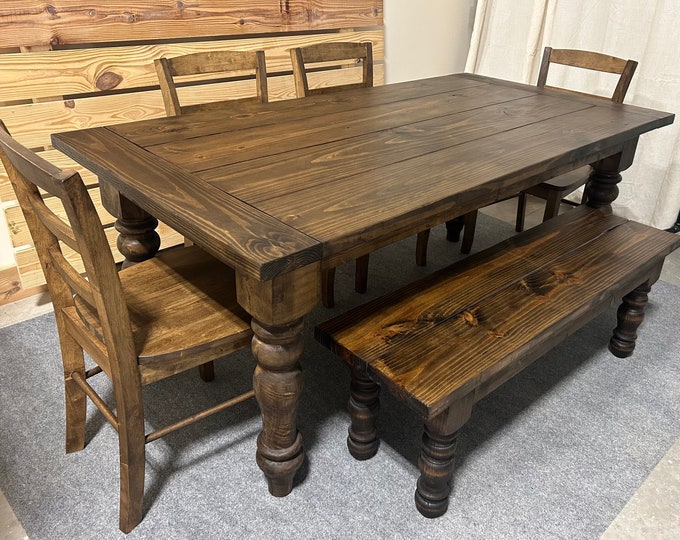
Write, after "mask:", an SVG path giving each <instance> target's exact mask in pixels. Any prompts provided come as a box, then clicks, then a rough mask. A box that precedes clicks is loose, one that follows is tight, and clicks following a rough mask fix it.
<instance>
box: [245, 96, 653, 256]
mask: <svg viewBox="0 0 680 540" xmlns="http://www.w3.org/2000/svg"><path fill="white" fill-rule="evenodd" d="M597 111H598V109H597V108H593V109H586V110H579V111H576V112H573V113H571V114H567V115H561V116H558V117H552V118H548V119H546V120H544V121H541V122H535V123H530V124H528V125H525V126H521V127H520V128H517V129H513V130H509V131H502V132H500V133H498V134H495V135H491V136H489V137H486V138H483V139H480V140H471V141H467V142H462V143H459V144H454V145H452V146H449V147H446V148H444V149H441V150H437V151H434V152H430V153H426V154H423V155H420V156H417V157H415V158H413V159H407V160H404V161H400V162H395V163H392V164H390V165H387V166H384V167H379V168H375V169H372V170H361V169H357V170H356V171H355V173H354V174H353V175H351V176H345V177H343V178H341V179H338V178H337V177H335V176H334V175H333V174H331V173H329V174H327V175H326V176H325V181H324V182H321V183H317V184H315V185H312V186H308V187H306V188H305V189H298V190H295V191H294V192H290V191H289V192H288V193H284V194H282V195H280V196H274V197H271V198H267V199H264V200H259V199H258V201H257V207H258V208H260V209H261V210H263V211H264V212H266V213H268V214H271V215H272V216H276V217H278V218H279V219H281V220H282V221H284V222H286V223H288V224H289V225H291V226H292V227H295V228H297V229H299V230H301V231H304V232H305V233H306V234H308V235H309V236H312V237H314V238H316V239H318V240H319V241H320V242H322V243H323V245H324V258H330V257H337V256H339V255H340V254H342V253H343V252H345V253H344V255H345V257H344V258H342V260H345V259H347V258H350V257H353V256H356V255H357V254H361V253H367V252H370V251H372V250H374V249H376V248H377V247H381V246H383V245H386V244H387V243H389V242H393V241H395V240H396V239H397V238H403V237H407V236H409V235H411V234H415V233H417V232H418V231H419V230H422V229H423V228H424V225H425V226H429V225H432V224H435V223H437V222H441V221H443V220H445V219H447V218H449V217H451V216H454V215H460V214H463V213H465V212H467V211H470V210H473V209H476V208H479V207H481V206H484V205H486V204H490V203H493V202H494V201H496V200H500V199H503V198H505V197H508V196H511V195H513V194H515V193H517V192H518V191H519V190H521V189H526V188H527V187H529V186H531V185H534V184H536V183H538V182H540V181H542V180H543V179H544V178H548V177H551V176H554V174H556V173H559V172H562V171H564V170H567V169H570V168H573V167H574V166H575V165H576V166H582V165H585V164H588V163H591V162H593V161H596V160H598V159H601V158H604V157H607V156H610V155H613V154H615V153H617V152H619V151H621V149H622V145H623V144H624V143H625V142H626V141H627V140H629V139H631V138H634V137H635V134H636V133H639V132H640V131H646V130H648V129H653V128H654V127H658V123H659V122H661V120H658V119H654V118H649V117H647V116H641V115H639V114H637V113H629V114H626V115H622V114H618V113H616V112H615V111H609V112H608V111H606V110H600V111H599V112H597ZM594 115H595V118H596V119H597V120H596V121H595V122H594V123H593V117H594ZM583 126H592V127H588V128H587V129H584V127H583ZM395 186H398V189H395ZM243 200H246V201H247V200H248V197H247V196H245V195H244V196H243ZM350 248H351V249H350ZM347 250H350V251H349V252H348V251H347ZM357 250H361V252H359V251H357Z"/></svg>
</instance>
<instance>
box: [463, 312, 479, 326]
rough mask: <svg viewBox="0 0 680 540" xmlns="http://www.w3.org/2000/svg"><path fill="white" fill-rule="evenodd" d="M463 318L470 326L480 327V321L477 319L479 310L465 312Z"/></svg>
mask: <svg viewBox="0 0 680 540" xmlns="http://www.w3.org/2000/svg"><path fill="white" fill-rule="evenodd" d="M461 316H462V317H463V320H464V321H465V323H466V324H468V325H469V326H477V325H479V319H478V318H477V310H472V311H469V310H466V311H463V313H462V315H461Z"/></svg>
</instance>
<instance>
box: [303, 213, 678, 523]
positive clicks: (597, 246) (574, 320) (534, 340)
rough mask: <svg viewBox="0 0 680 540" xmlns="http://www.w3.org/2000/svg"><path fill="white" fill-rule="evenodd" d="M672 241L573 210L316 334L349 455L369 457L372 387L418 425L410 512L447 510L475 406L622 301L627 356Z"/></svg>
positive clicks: (620, 342) (618, 337)
mask: <svg viewBox="0 0 680 540" xmlns="http://www.w3.org/2000/svg"><path fill="white" fill-rule="evenodd" d="M679 245H680V236H677V235H673V234H670V233H667V232H664V231H660V230H658V229H654V228H652V227H648V226H646V225H642V224H640V223H636V222H633V221H629V220H627V219H624V218H621V217H617V216H615V215H613V214H612V213H611V210H610V209H609V208H608V207H607V208H601V209H592V208H588V207H586V206H581V207H578V208H576V209H574V210H572V211H570V212H567V213H566V214H563V215H562V216H559V217H557V218H555V219H552V220H549V221H546V222H545V223H543V224H541V225H540V226H538V227H535V228H533V229H530V230H528V231H525V232H523V233H521V234H519V235H516V236H514V237H512V238H509V239H508V240H506V241H504V242H501V243H499V244H497V245H495V246H493V247H491V248H489V249H487V250H485V251H482V252H480V253H477V254H475V255H473V256H471V257H468V258H466V259H464V260H462V261H459V262H457V263H455V264H453V265H451V266H449V267H447V268H445V269H443V270H441V271H439V272H436V273H433V274H431V275H430V276H427V277H426V278H424V279H422V280H419V281H417V282H414V283H411V284H409V285H407V286H405V287H403V288H401V289H399V290H397V291H394V292H391V293H388V294H386V295H384V296H382V297H380V298H377V299H375V300H373V301H371V302H369V303H366V304H364V305H362V306H358V307H357V308H355V309H352V310H350V311H348V312H347V313H344V314H342V315H340V316H338V317H336V318H334V319H332V320H330V321H327V322H325V323H323V324H321V325H319V326H318V327H317V328H316V330H315V335H316V338H317V339H318V340H319V341H320V342H321V343H322V344H324V345H325V346H326V347H328V348H329V349H331V350H332V351H334V352H335V353H336V354H338V355H339V356H340V357H341V358H343V360H344V361H345V362H347V363H348V364H349V365H350V366H351V368H352V388H351V398H350V405H349V410H350V414H351V416H352V425H351V427H350V434H349V437H348V447H349V449H350V452H351V453H352V455H353V456H354V457H355V458H357V459H368V458H370V457H372V456H373V455H374V454H375V453H376V451H377V448H378V438H377V435H376V431H375V417H376V414H377V410H378V407H379V404H378V390H379V387H378V383H380V384H382V385H384V386H385V387H387V388H388V389H389V390H390V391H391V392H392V393H393V394H394V395H395V396H397V397H398V398H399V399H402V400H403V401H405V402H406V403H407V404H408V405H409V406H410V407H412V408H413V409H414V410H415V411H416V412H418V413H419V414H420V415H421V416H422V417H423V418H424V421H425V434H424V437H423V450H422V453H421V458H420V463H419V464H420V469H421V476H420V479H419V481H418V488H417V490H416V506H417V507H418V509H419V510H420V512H421V513H422V514H423V515H426V516H428V517H436V516H439V515H441V514H443V513H444V512H445V511H446V509H447V506H448V495H449V492H450V480H451V477H452V474H453V454H454V451H455V441H456V434H457V432H458V430H459V429H460V428H461V427H462V425H463V424H464V423H465V422H466V421H467V419H468V418H469V417H470V413H471V409H472V405H473V404H474V403H476V402H477V401H479V400H480V399H482V398H483V397H484V396H486V395H487V394H489V393H490V392H491V391H493V390H494V389H495V388H497V387H498V386H499V385H501V384H502V383H503V382H505V381H506V380H508V379H509V378H510V377H512V376H513V375H515V374H516V373H518V372H520V371H521V370H522V369H523V368H524V367H526V366H527V365H529V364H530V363H531V362H533V361H534V360H536V359H537V358H539V357H540V356H541V355H543V354H544V353H545V352H547V351H548V350H550V349H551V348H552V347H553V346H555V345H556V344H557V343H559V342H561V341H562V340H563V339H564V338H565V337H567V336H568V335H570V334H571V333H573V332H575V331H576V330H578V329H579V328H581V327H582V326H583V325H585V324H586V323H587V322H588V321H589V320H591V319H593V318H594V317H595V316H596V315H598V314H599V313H601V312H602V311H604V310H605V309H606V308H608V307H609V306H610V305H612V304H613V303H615V302H616V303H618V302H619V301H621V298H622V297H623V303H622V304H621V307H620V308H619V311H618V317H617V318H618V324H617V326H616V328H615V330H614V335H613V337H612V339H611V340H610V343H609V348H610V350H611V351H612V353H613V354H615V355H616V356H618V357H625V356H628V355H630V354H631V353H632V352H633V349H634V347H635V339H636V330H637V327H638V326H639V324H640V323H641V322H642V318H643V310H644V305H645V303H646V301H647V293H648V292H649V290H650V287H651V285H652V284H653V283H654V282H655V281H656V280H657V279H658V277H659V274H660V272H661V267H662V265H663V262H664V258H665V257H666V255H668V254H669V253H670V252H671V251H673V250H674V249H675V248H677V247H678V246H679Z"/></svg>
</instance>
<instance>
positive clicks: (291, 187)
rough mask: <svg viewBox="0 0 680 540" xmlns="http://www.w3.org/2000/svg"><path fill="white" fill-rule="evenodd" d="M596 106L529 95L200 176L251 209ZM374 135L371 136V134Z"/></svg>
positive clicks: (232, 166)
mask: <svg viewBox="0 0 680 540" xmlns="http://www.w3.org/2000/svg"><path fill="white" fill-rule="evenodd" d="M590 107H591V105H585V104H582V103H575V102H573V101H569V100H555V99H546V97H545V96H540V95H530V96H529V97H525V98H521V99H517V100H514V101H512V102H511V103H507V102H505V101H503V102H500V103H497V104H490V105H489V106H484V107H482V108H473V109H471V110H465V111H464V112H460V113H456V114H450V115H444V116H437V117H435V118H433V119H430V120H425V121H421V122H412V123H410V124H409V123H402V124H401V125H398V126H397V127H395V128H391V129H385V130H382V131H381V132H378V133H367V134H365V135H361V136H357V137H352V138H349V139H346V140H341V141H335V142H331V143H324V144H317V145H314V146H312V147H308V148H303V149H301V150H295V151H290V152H286V153H285V154H283V155H280V154H275V155H273V156H267V157H263V158H258V159H252V160H249V161H247V162H241V163H238V164H234V165H230V166H223V167H217V168H213V169H209V170H204V171H198V172H197V174H198V175H199V176H200V177H201V178H203V179H204V180H206V181H209V182H211V183H212V184H213V185H215V186H216V187H219V188H220V189H222V190H224V191H226V192H228V193H231V194H232V195H234V196H236V197H239V198H244V200H248V201H249V202H250V203H251V204H259V203H260V202H261V201H263V200H266V199H271V198H275V197H279V196H282V195H285V194H286V193H289V192H291V191H298V190H304V189H308V188H311V187H313V186H318V185H320V184H328V183H330V182H336V181H340V180H341V179H342V178H344V177H347V176H351V175H353V174H356V173H357V170H360V171H362V172H367V171H370V170H374V169H377V168H381V167H385V166H387V165H391V164H394V163H398V162H401V161H405V160H408V159H412V158H415V157H418V156H421V155H425V154H429V153H431V152H436V151H437V150H442V149H445V148H448V147H451V146H454V145H457V144H461V143H464V142H470V141H474V140H479V139H482V138H484V137H488V136H490V135H495V134H498V133H502V132H504V131H508V130H511V129H516V128H518V127H521V126H524V125H526V124H528V123H529V124H532V123H535V122H538V121H541V120H545V119H547V118H553V117H557V116H561V115H564V114H567V113H570V112H574V111H577V110H583V109H586V108H590ZM369 131H370V130H369Z"/></svg>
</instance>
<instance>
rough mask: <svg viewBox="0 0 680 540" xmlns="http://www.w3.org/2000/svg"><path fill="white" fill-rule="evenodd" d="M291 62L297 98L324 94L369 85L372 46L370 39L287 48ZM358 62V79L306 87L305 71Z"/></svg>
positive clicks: (307, 82)
mask: <svg viewBox="0 0 680 540" xmlns="http://www.w3.org/2000/svg"><path fill="white" fill-rule="evenodd" d="M290 59H291V62H292V64H293V76H294V78H295V92H296V94H297V97H306V96H311V95H315V94H328V93H331V92H338V91H340V90H347V89H350V88H367V87H370V86H373V45H372V44H371V43H370V42H364V43H352V42H334V43H318V44H315V45H309V46H307V47H296V48H294V49H290ZM359 63H360V64H361V66H362V68H363V69H362V77H361V81H360V82H356V83H348V84H340V85H335V86H323V87H320V88H310V87H309V81H308V78H307V74H308V73H309V72H312V71H320V70H328V69H337V68H338V66H347V65H348V64H349V65H356V64H359Z"/></svg>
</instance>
